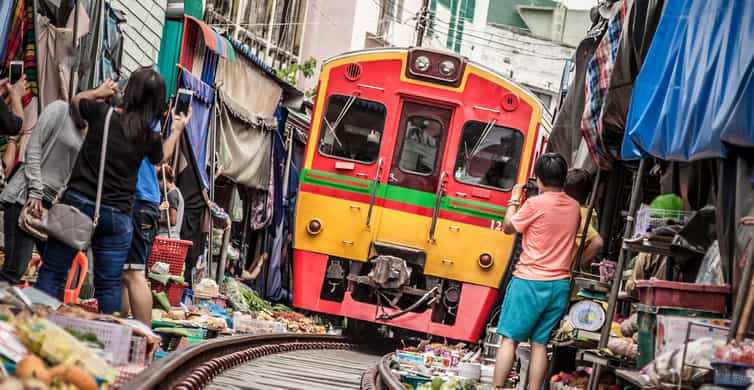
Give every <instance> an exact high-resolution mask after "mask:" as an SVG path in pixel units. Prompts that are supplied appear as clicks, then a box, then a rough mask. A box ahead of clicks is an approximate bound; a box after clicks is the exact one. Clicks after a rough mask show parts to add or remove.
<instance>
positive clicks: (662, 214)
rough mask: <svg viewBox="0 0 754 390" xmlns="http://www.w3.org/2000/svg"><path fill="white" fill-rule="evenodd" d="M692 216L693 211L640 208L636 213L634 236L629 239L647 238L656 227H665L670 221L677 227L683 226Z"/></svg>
mask: <svg viewBox="0 0 754 390" xmlns="http://www.w3.org/2000/svg"><path fill="white" fill-rule="evenodd" d="M692 215H694V212H693V211H682V210H662V209H652V208H649V207H642V208H640V209H639V211H637V212H636V223H635V225H634V234H633V235H632V237H631V238H634V239H636V238H639V237H647V236H649V233H650V232H651V231H652V230H653V229H654V228H656V227H659V226H663V225H667V224H668V221H672V222H674V223H677V224H679V225H685V224H686V222H688V221H689V219H691V216H692Z"/></svg>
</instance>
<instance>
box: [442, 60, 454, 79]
mask: <svg viewBox="0 0 754 390" xmlns="http://www.w3.org/2000/svg"><path fill="white" fill-rule="evenodd" d="M455 71H456V64H454V63H453V62H451V61H443V62H441V63H440V73H442V74H443V76H450V75H452V74H453V73H454V72H455Z"/></svg>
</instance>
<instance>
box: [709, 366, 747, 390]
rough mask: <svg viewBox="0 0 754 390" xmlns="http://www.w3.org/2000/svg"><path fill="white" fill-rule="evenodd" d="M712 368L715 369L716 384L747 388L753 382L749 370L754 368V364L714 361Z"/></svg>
mask: <svg viewBox="0 0 754 390" xmlns="http://www.w3.org/2000/svg"><path fill="white" fill-rule="evenodd" d="M712 368H714V369H715V386H721V387H727V388H733V389H746V388H748V387H749V386H751V384H752V380H751V377H750V376H749V375H748V374H749V371H751V370H754V366H751V365H748V364H741V363H729V362H714V363H712Z"/></svg>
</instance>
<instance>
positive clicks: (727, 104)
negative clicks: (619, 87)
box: [621, 0, 754, 161]
mask: <svg viewBox="0 0 754 390" xmlns="http://www.w3.org/2000/svg"><path fill="white" fill-rule="evenodd" d="M753 72H754V1H729V0H682V1H680V0H677V1H668V2H667V3H666V5H665V10H664V11H663V14H662V17H661V19H660V23H659V25H658V27H657V32H656V33H655V36H654V39H653V40H652V44H651V46H650V48H649V53H648V55H647V58H646V60H645V62H644V65H643V66H642V68H641V71H640V72H639V75H638V77H637V79H636V84H635V87H634V90H633V95H632V97H631V105H630V109H629V113H628V126H627V131H626V134H625V137H624V139H623V145H622V150H621V154H622V157H623V159H626V160H630V159H635V158H639V157H642V156H647V155H650V156H654V157H657V158H661V159H664V160H670V161H691V160H698V159H704V158H716V157H725V156H726V154H727V149H728V147H729V146H730V145H737V146H742V147H754V109H752V107H754V80H752V78H753V76H754V73H753Z"/></svg>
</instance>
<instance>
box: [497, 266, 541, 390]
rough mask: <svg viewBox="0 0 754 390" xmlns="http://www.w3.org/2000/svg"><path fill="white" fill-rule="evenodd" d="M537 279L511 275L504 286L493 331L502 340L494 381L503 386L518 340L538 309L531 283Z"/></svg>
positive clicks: (527, 334)
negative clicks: (500, 307) (497, 319)
mask: <svg viewBox="0 0 754 390" xmlns="http://www.w3.org/2000/svg"><path fill="white" fill-rule="evenodd" d="M537 283H538V282H532V281H529V280H523V279H519V278H517V277H513V278H512V279H511V281H510V283H508V288H507V289H506V290H505V298H504V300H503V307H502V310H501V311H500V322H499V323H498V326H497V333H498V334H501V335H503V336H504V337H505V338H504V339H503V343H502V345H501V346H500V348H499V349H498V350H497V357H496V360H495V373H494V375H493V379H494V382H493V383H494V385H495V386H503V385H504V384H505V381H506V380H507V379H508V374H509V373H510V371H511V368H512V367H513V362H514V361H515V355H516V347H517V346H518V343H519V342H523V341H528V340H529V338H530V336H531V332H532V329H533V328H534V326H535V325H536V321H537V319H538V318H539V315H540V313H541V309H540V307H541V305H540V304H539V302H538V299H537V298H538V296H537V294H536V290H535V287H536V286H537Z"/></svg>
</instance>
